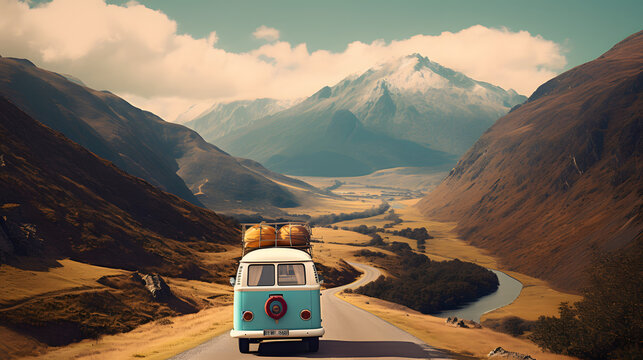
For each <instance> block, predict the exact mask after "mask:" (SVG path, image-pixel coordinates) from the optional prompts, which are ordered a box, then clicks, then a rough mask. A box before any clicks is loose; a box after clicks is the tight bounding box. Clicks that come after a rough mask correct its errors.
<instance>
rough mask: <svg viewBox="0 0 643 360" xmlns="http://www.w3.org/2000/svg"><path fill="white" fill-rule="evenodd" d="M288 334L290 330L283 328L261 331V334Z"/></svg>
mask: <svg viewBox="0 0 643 360" xmlns="http://www.w3.org/2000/svg"><path fill="white" fill-rule="evenodd" d="M289 334H290V331H289V330H284V329H277V330H264V331H263V336H288V335H289Z"/></svg>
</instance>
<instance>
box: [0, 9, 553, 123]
mask: <svg viewBox="0 0 643 360" xmlns="http://www.w3.org/2000/svg"><path fill="white" fill-rule="evenodd" d="M0 13H2V14H3V16H1V17H0V54H1V55H2V56H13V57H24V58H28V59H30V60H32V61H33V62H34V63H36V64H37V65H38V66H41V67H43V68H46V69H49V70H52V71H56V72H60V73H65V74H72V75H74V76H76V77H78V78H80V79H81V80H82V81H83V82H84V83H85V84H87V85H88V86H90V87H92V88H96V89H108V90H110V91H112V92H114V93H116V94H119V95H121V96H123V97H125V98H126V99H127V100H129V101H131V102H132V103H133V104H134V105H137V106H141V107H143V108H144V109H146V110H150V111H152V112H155V113H157V114H159V115H161V116H164V117H165V118H166V119H167V120H174V119H175V117H176V115H177V114H178V113H180V108H181V107H182V106H185V104H189V103H195V104H196V103H199V104H203V103H208V102H213V101H220V100H232V99H251V98H257V97H272V98H295V97H303V96H308V95H310V94H312V93H314V92H315V91H317V90H318V89H319V88H321V87H322V86H325V85H334V84H335V83H337V82H338V81H340V80H342V79H343V78H344V77H346V76H348V75H350V74H355V73H360V72H363V71H366V70H367V69H369V68H370V67H373V66H376V65H377V64H379V63H382V62H385V61H387V60H390V59H392V58H398V57H401V56H405V55H408V54H412V53H420V54H422V55H423V56H427V57H429V58H430V59H431V60H433V61H436V62H438V63H440V64H442V65H443V66H446V67H449V68H452V69H454V70H457V71H461V72H463V73H465V74H466V75H468V76H470V77H472V78H474V79H476V80H482V81H487V82H490V83H492V84H495V85H499V86H502V87H503V88H505V89H508V88H513V89H515V90H517V91H518V92H520V93H522V94H526V95H529V94H530V93H531V92H533V90H535V88H536V87H537V86H538V85H540V84H541V83H543V82H545V81H546V80H548V79H550V78H551V77H553V76H555V75H556V74H557V72H558V71H560V70H561V69H562V68H563V67H564V66H565V63H566V60H565V57H564V52H563V49H562V47H561V46H560V45H559V44H556V43H555V42H552V41H549V40H546V39H543V38H542V37H541V36H539V35H532V34H530V33H528V32H526V31H517V32H514V31H510V30H508V29H506V28H487V27H484V26H481V25H475V26H471V27H469V28H467V29H463V30H461V31H458V32H455V33H451V32H443V33H442V34H439V35H435V36H433V35H415V36H413V37H410V38H408V39H402V40H396V41H392V42H385V41H382V40H377V41H374V42H372V43H363V42H359V41H355V42H352V43H350V44H348V45H347V47H346V48H345V49H344V50H343V51H341V52H331V51H326V50H317V51H312V52H311V51H309V50H308V48H307V46H306V44H305V43H302V44H290V43H288V42H285V41H278V36H279V32H278V31H277V30H276V29H271V28H268V27H265V26H261V27H259V28H258V29H257V31H255V36H256V37H258V38H262V39H268V40H273V41H272V42H270V43H267V44H264V45H262V46H260V47H259V48H256V49H254V50H252V51H249V52H245V53H234V52H229V51H226V50H224V49H221V48H217V47H216V44H217V40H218V38H217V34H216V32H214V31H213V32H211V33H210V34H209V35H208V36H207V37H205V38H194V37H192V36H189V35H184V34H179V33H177V24H176V22H175V21H173V20H172V19H170V18H169V17H168V16H167V15H165V14H164V13H162V12H160V11H156V10H152V9H149V8H147V7H145V6H144V5H141V4H139V3H137V2H129V3H127V4H126V5H124V6H118V5H108V4H106V3H105V2H104V1H103V0H53V1H51V2H49V3H45V4H42V5H39V6H35V7H30V6H29V5H28V4H26V3H24V2H21V1H18V0H0ZM80 14H82V16H81V15H80ZM215 26H216V24H215Z"/></svg>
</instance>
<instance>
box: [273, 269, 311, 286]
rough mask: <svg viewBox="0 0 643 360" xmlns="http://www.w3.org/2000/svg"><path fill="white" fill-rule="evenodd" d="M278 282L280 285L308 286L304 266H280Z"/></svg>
mask: <svg viewBox="0 0 643 360" xmlns="http://www.w3.org/2000/svg"><path fill="white" fill-rule="evenodd" d="M277 281H278V282H279V285H306V271H305V270H304V264H279V265H278V266H277Z"/></svg>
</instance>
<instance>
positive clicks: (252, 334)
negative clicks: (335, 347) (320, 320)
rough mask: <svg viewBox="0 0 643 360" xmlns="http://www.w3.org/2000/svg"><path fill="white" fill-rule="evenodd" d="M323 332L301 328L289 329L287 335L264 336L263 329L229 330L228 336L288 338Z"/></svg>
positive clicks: (322, 333) (321, 334) (309, 335)
mask: <svg viewBox="0 0 643 360" xmlns="http://www.w3.org/2000/svg"><path fill="white" fill-rule="evenodd" d="M324 333H325V331H324V328H319V329H303V330H290V331H289V335H288V336H279V337H274V336H272V337H270V336H264V335H263V330H230V336H231V337H233V338H248V339H290V338H295V339H297V338H305V337H320V336H323V335H324Z"/></svg>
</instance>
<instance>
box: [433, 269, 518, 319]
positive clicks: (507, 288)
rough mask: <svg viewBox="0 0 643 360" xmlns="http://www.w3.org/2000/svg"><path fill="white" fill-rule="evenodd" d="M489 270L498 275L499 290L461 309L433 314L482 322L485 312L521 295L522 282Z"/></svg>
mask: <svg viewBox="0 0 643 360" xmlns="http://www.w3.org/2000/svg"><path fill="white" fill-rule="evenodd" d="M489 270H491V271H493V272H494V274H496V275H497V276H498V283H499V284H498V290H496V291H495V292H494V293H492V294H489V295H487V296H483V297H481V298H480V299H478V300H476V301H474V302H472V303H470V304H467V305H464V306H463V307H461V308H459V309H454V310H446V311H442V312H440V313H437V314H431V315H434V316H438V317H443V318H446V317H453V316H457V317H458V318H459V319H468V320H473V321H476V322H480V316H482V315H483V314H485V313H488V312H489V311H492V310H495V309H498V308H501V307H503V306H505V305H509V304H511V303H512V302H513V301H514V300H515V299H516V298H517V297H518V295H520V291H521V290H522V283H521V282H520V281H518V280H516V279H514V278H512V277H511V276H509V275H507V274H505V273H503V272H502V271H498V270H493V269H489Z"/></svg>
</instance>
